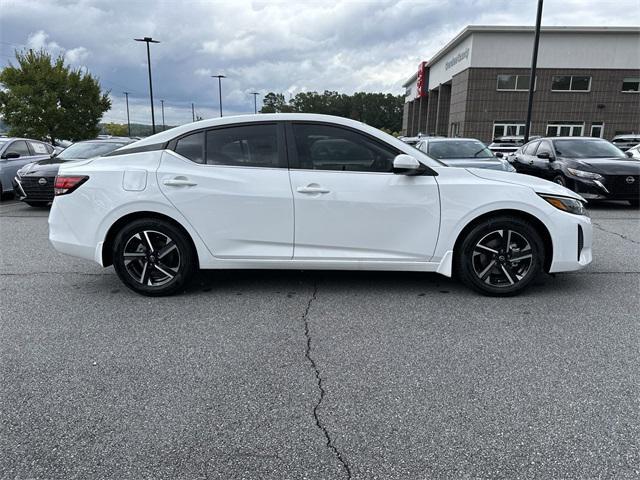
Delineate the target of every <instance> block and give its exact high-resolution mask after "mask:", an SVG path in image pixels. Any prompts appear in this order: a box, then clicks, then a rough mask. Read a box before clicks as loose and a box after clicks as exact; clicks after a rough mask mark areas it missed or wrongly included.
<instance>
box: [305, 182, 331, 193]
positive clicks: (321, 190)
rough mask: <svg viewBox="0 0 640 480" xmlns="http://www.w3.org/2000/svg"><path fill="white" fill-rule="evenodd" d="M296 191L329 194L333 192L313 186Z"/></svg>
mask: <svg viewBox="0 0 640 480" xmlns="http://www.w3.org/2000/svg"><path fill="white" fill-rule="evenodd" d="M296 191H297V192H299V193H329V192H330V191H331V190H327V189H326V188H322V187H320V186H317V185H313V184H311V185H307V186H306V187H298V188H296Z"/></svg>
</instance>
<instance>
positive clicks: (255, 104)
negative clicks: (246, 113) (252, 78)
mask: <svg viewBox="0 0 640 480" xmlns="http://www.w3.org/2000/svg"><path fill="white" fill-rule="evenodd" d="M251 95H253V113H258V95H260V94H259V93H258V92H251Z"/></svg>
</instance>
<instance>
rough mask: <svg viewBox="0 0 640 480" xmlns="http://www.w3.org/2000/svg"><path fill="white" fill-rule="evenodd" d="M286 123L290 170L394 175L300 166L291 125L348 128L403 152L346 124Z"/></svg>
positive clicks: (385, 146)
mask: <svg viewBox="0 0 640 480" xmlns="http://www.w3.org/2000/svg"><path fill="white" fill-rule="evenodd" d="M285 123H286V136H287V150H288V153H289V160H290V162H289V169H290V170H301V171H303V172H323V173H324V172H331V173H364V174H369V175H371V174H375V175H396V174H395V173H394V172H393V171H391V172H367V171H358V170H346V171H345V170H314V169H310V168H301V167H300V158H299V157H298V148H297V146H296V141H295V135H294V132H293V125H296V124H297V125H322V126H327V127H334V128H340V129H343V130H348V131H350V132H353V133H356V134H360V135H362V136H364V137H366V138H367V139H369V140H371V141H373V142H374V143H377V144H378V145H380V146H381V147H384V148H386V149H390V150H392V151H394V153H395V155H400V154H402V153H404V152H402V151H401V150H399V149H398V148H397V147H394V146H393V145H390V144H388V143H386V142H383V141H381V140H380V139H379V138H376V137H374V136H373V135H370V134H368V133H367V132H363V131H362V130H358V129H356V128H352V127H349V126H347V125H338V124H335V123H329V122H322V121H313V120H308V121H305V120H290V121H287V122H285ZM425 167H427V169H428V170H427V171H426V172H425V173H424V174H423V175H434V174H433V173H430V172H433V170H431V167H429V166H428V165H425Z"/></svg>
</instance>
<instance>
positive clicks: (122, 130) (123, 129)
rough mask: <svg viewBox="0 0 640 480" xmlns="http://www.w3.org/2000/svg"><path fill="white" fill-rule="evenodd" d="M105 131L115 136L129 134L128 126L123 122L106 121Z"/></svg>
mask: <svg viewBox="0 0 640 480" xmlns="http://www.w3.org/2000/svg"><path fill="white" fill-rule="evenodd" d="M103 128H104V131H105V132H107V133H108V134H109V135H112V136H114V137H126V136H127V135H128V134H129V131H128V128H127V126H126V125H124V124H122V123H105V124H104V125H103Z"/></svg>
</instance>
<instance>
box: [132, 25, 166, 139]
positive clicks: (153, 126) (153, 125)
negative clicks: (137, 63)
mask: <svg viewBox="0 0 640 480" xmlns="http://www.w3.org/2000/svg"><path fill="white" fill-rule="evenodd" d="M134 40H135V41H136V42H145V43H146V44H147V65H148V66H149V97H150V98H151V131H152V132H153V133H156V117H155V114H154V111H153V83H152V82H151V53H150V52H149V44H150V43H160V42H159V41H158V40H154V39H153V38H151V37H143V38H134Z"/></svg>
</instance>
